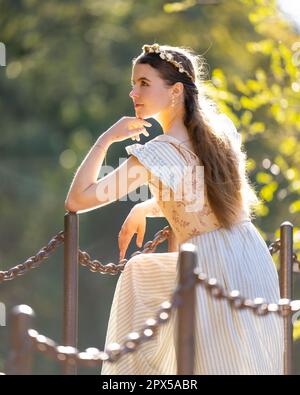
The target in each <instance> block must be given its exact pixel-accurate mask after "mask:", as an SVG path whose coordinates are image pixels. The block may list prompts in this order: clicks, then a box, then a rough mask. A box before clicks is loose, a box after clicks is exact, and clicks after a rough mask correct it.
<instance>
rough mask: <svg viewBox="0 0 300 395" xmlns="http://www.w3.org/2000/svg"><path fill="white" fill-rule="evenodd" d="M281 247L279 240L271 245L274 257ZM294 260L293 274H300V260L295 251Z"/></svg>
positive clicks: (270, 249) (271, 252)
mask: <svg viewBox="0 0 300 395" xmlns="http://www.w3.org/2000/svg"><path fill="white" fill-rule="evenodd" d="M280 245H281V244H280V239H277V240H275V241H274V242H273V243H271V244H270V246H269V251H270V254H271V255H273V254H275V253H276V252H278V251H280ZM292 259H293V272H294V273H300V260H299V259H298V257H297V254H296V252H295V251H293V256H292Z"/></svg>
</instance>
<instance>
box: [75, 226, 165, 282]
mask: <svg viewBox="0 0 300 395" xmlns="http://www.w3.org/2000/svg"><path fill="white" fill-rule="evenodd" d="M169 234H170V227H169V226H165V227H164V228H163V229H161V230H159V231H158V232H157V233H156V234H155V235H154V239H153V240H150V241H147V243H146V244H145V245H144V246H143V249H142V250H141V251H135V252H134V253H133V254H131V256H130V258H132V257H133V256H135V255H139V254H147V253H148V254H149V253H151V252H155V251H156V247H157V246H158V245H159V244H161V243H162V242H163V241H165V240H166V239H168V237H169ZM127 262H128V259H122V260H121V261H120V262H119V263H118V264H115V263H107V264H106V265H103V264H102V263H101V262H99V261H98V260H96V259H95V260H92V259H91V258H90V256H89V254H88V253H87V252H82V251H81V250H79V263H80V264H81V265H82V266H86V267H87V268H88V269H90V271H92V272H94V273H102V274H112V275H114V274H118V273H120V272H122V271H123V270H124V267H125V265H126V263H127Z"/></svg>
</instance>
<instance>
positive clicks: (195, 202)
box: [126, 134, 250, 243]
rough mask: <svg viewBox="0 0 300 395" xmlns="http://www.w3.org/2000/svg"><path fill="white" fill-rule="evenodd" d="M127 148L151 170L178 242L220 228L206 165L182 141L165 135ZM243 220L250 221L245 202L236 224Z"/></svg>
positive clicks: (153, 186) (151, 183) (157, 195)
mask: <svg viewBox="0 0 300 395" xmlns="http://www.w3.org/2000/svg"><path fill="white" fill-rule="evenodd" d="M126 151H127V153H129V154H133V155H135V156H136V157H137V158H138V159H139V161H140V162H141V163H142V164H143V165H144V166H145V167H146V168H147V169H148V170H150V172H151V176H152V177H151V179H150V181H149V188H150V191H151V193H152V195H153V196H154V197H155V198H156V201H157V203H158V205H159V207H160V209H161V211H162V212H163V214H164V216H165V217H166V219H167V220H168V222H169V224H170V226H171V227H172V229H173V231H174V234H175V236H176V239H177V241H178V242H179V243H183V242H185V241H187V240H189V239H190V238H191V237H193V236H196V235H199V234H202V233H205V232H209V231H212V230H215V229H218V228H220V227H221V226H220V223H219V222H218V220H217V218H216V216H215V215H214V213H213V211H212V209H211V207H210V204H209V201H208V198H207V189H206V185H205V182H204V167H203V165H202V163H201V161H200V160H199V158H198V156H197V155H196V154H195V153H194V152H193V151H192V150H191V149H189V148H188V147H187V146H186V145H185V144H184V143H183V142H181V141H179V140H178V139H177V138H175V137H173V136H170V135H167V134H163V135H159V136H157V137H155V138H154V139H152V140H150V141H149V142H147V143H145V144H144V145H142V144H132V145H130V146H127V147H126ZM243 220H250V218H249V213H248V210H247V207H246V205H245V207H243V209H242V210H241V212H240V215H239V216H238V220H237V223H238V222H241V221H243Z"/></svg>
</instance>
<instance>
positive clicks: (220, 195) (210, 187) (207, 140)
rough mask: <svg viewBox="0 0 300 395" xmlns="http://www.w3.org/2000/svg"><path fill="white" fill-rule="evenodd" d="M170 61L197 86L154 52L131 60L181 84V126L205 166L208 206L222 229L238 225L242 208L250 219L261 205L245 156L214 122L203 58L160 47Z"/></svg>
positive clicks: (180, 49) (188, 51) (168, 81)
mask: <svg viewBox="0 0 300 395" xmlns="http://www.w3.org/2000/svg"><path fill="white" fill-rule="evenodd" d="M160 48H161V49H163V50H164V51H166V52H170V53H171V54H172V55H173V59H175V60H176V61H177V62H181V63H182V65H183V67H184V69H185V70H186V71H188V73H189V74H190V75H191V76H192V77H193V81H192V82H194V84H195V85H196V87H197V90H198V92H197V90H195V88H194V87H192V86H190V85H189V83H190V82H191V81H190V78H189V77H188V75H186V74H185V73H180V72H179V70H178V69H177V68H176V67H175V66H174V65H172V64H171V63H169V62H167V61H165V60H162V59H161V58H160V56H159V55H158V54H156V53H142V54H141V55H139V56H138V57H136V58H134V59H133V60H132V64H133V66H134V65H135V64H149V65H150V66H151V67H153V68H155V69H156V70H157V71H158V73H159V75H160V77H161V78H162V79H163V80H164V81H165V84H166V86H168V87H169V86H172V85H174V84H175V83H176V82H182V84H183V85H184V107H185V114H184V119H183V121H184V125H185V126H186V128H187V130H188V135H189V138H190V140H191V142H192V146H193V149H194V152H195V153H196V154H197V156H198V158H199V159H200V161H201V162H202V163H203V166H204V177H205V183H206V188H207V198H208V201H209V204H210V206H211V208H212V210H213V212H214V214H215V216H216V218H217V220H218V221H219V223H220V225H221V226H222V227H224V228H227V229H228V228H230V227H231V225H232V224H234V223H235V222H237V220H238V218H239V216H240V213H241V210H242V209H243V208H244V209H246V210H247V213H248V215H249V217H250V218H253V217H254V212H255V207H256V206H257V205H258V204H259V203H260V201H259V199H258V197H257V195H256V192H255V190H254V188H253V186H251V183H250V180H249V178H248V175H247V172H246V165H245V164H246V154H245V152H244V151H243V148H242V146H238V147H234V145H233V144H232V141H231V139H230V138H229V134H228V133H226V130H224V131H223V132H220V130H218V129H217V128H215V127H214V122H213V120H214V119H215V118H216V117H218V112H217V106H216V104H215V103H214V102H213V100H212V99H210V98H209V97H208V95H207V93H206V87H205V83H204V82H205V76H206V70H205V59H204V58H203V57H202V56H201V55H197V54H195V53H194V51H193V50H192V49H190V48H187V47H173V46H169V45H163V46H162V45H161V46H160Z"/></svg>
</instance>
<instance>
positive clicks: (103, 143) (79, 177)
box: [65, 133, 114, 211]
mask: <svg viewBox="0 0 300 395" xmlns="http://www.w3.org/2000/svg"><path fill="white" fill-rule="evenodd" d="M113 142H114V141H113V139H112V137H110V135H109V134H106V133H104V134H103V135H101V136H100V137H99V138H98V139H97V141H96V142H95V144H94V145H93V147H92V148H91V149H90V151H89V152H88V154H87V155H86V157H85V159H84V160H83V162H82V163H81V165H80V166H79V168H78V170H77V171H76V173H75V176H74V179H73V181H72V183H71V186H70V189H69V192H68V194H67V198H66V201H65V208H66V209H67V210H69V211H71V210H72V202H74V201H75V200H76V199H77V197H80V195H81V194H83V192H84V191H85V190H86V189H87V188H89V187H90V185H92V184H93V183H96V181H97V177H98V174H99V172H100V169H101V166H102V163H103V160H104V158H105V155H106V152H107V150H108V148H109V147H110V145H111V144H112V143H113Z"/></svg>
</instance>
